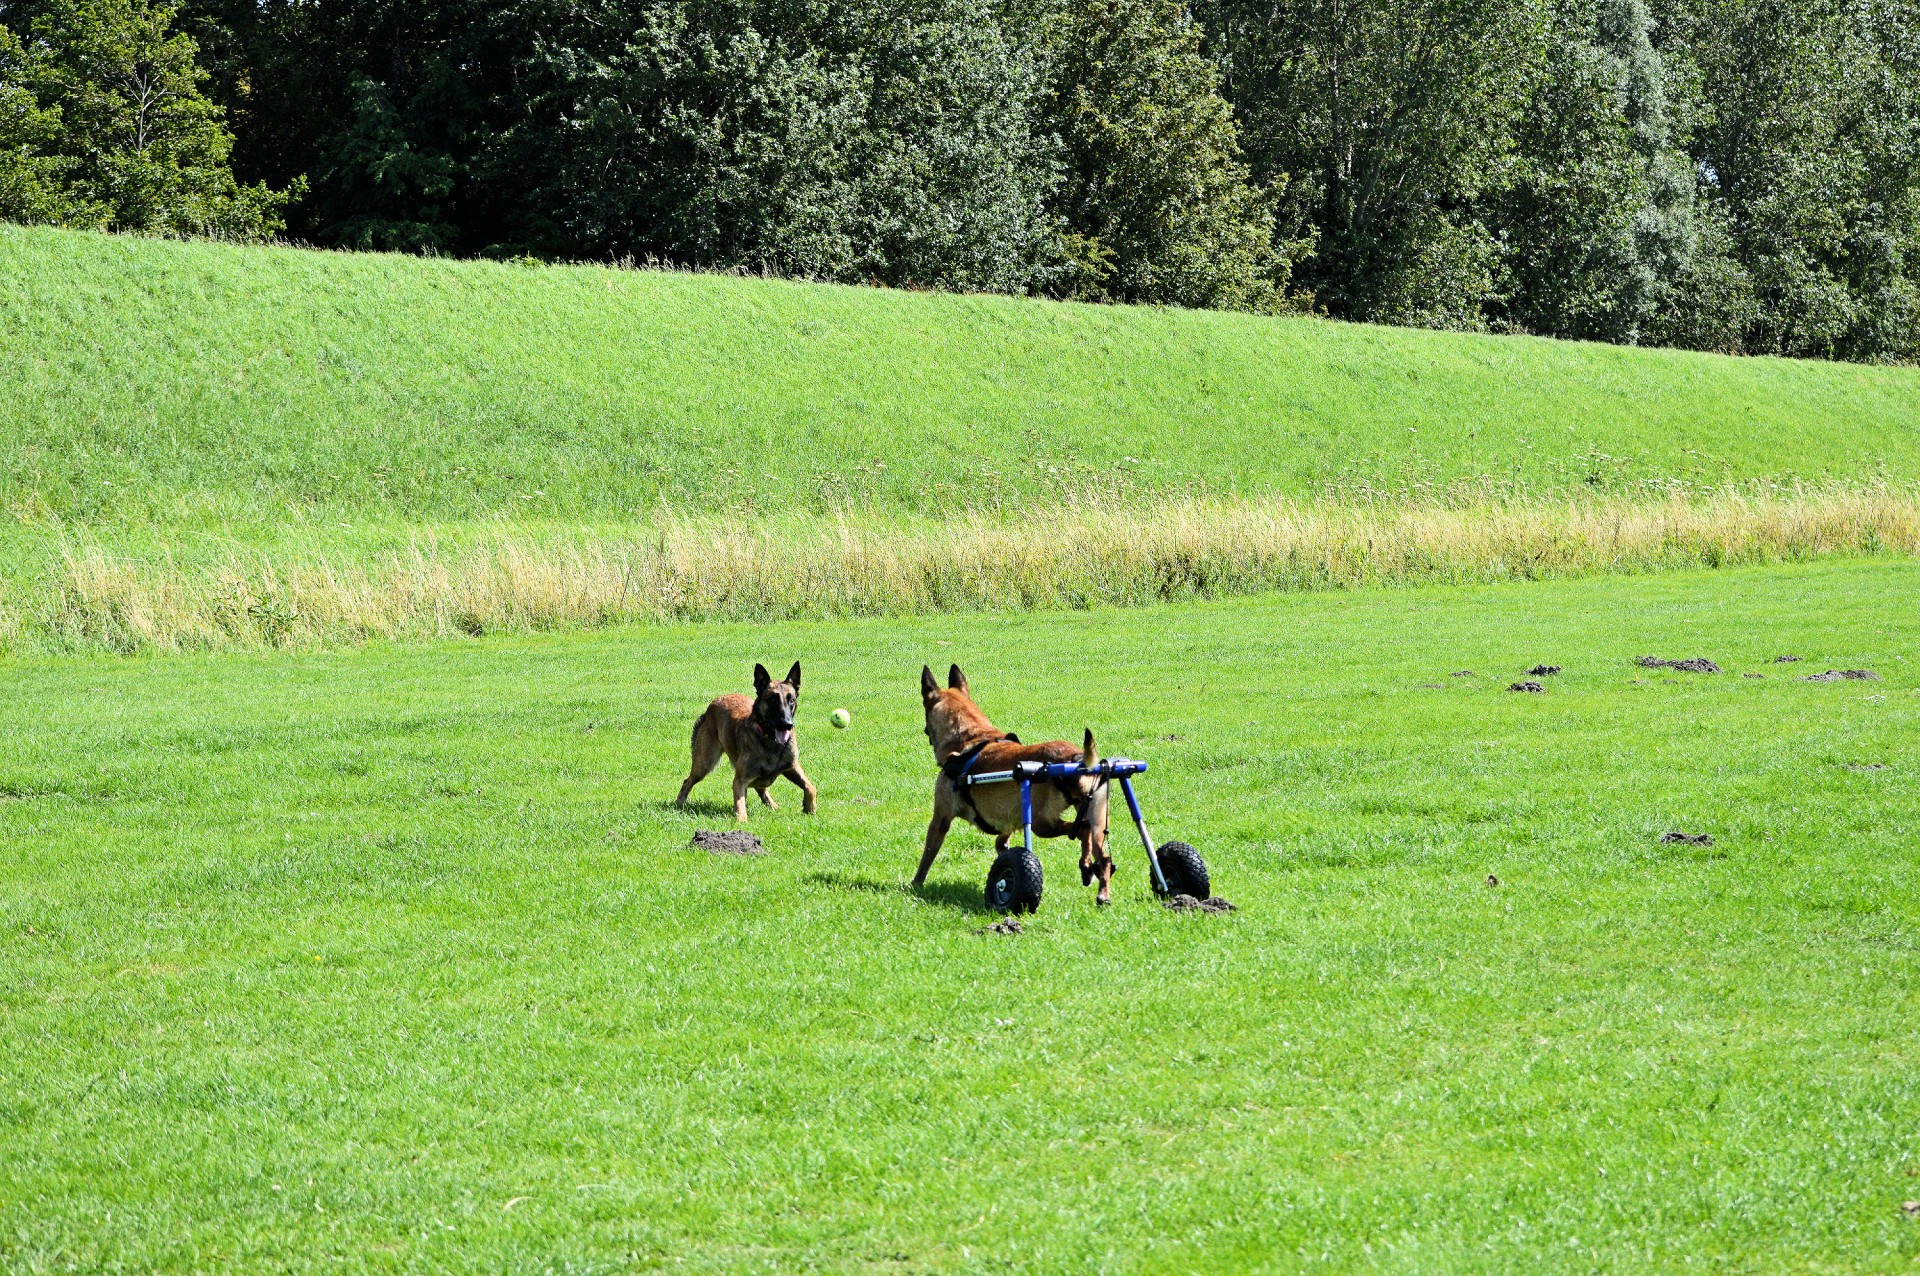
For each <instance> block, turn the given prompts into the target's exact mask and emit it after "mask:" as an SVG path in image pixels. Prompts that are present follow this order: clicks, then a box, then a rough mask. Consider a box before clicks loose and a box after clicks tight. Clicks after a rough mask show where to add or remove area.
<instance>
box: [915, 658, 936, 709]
mask: <svg viewBox="0 0 1920 1276" xmlns="http://www.w3.org/2000/svg"><path fill="white" fill-rule="evenodd" d="M939 698H940V684H939V682H937V681H936V680H935V679H934V676H933V670H932V668H931V667H929V666H927V665H921V666H920V699H921V700H923V701H925V702H926V703H928V704H932V703H933V702H934V701H935V700H938V699H939Z"/></svg>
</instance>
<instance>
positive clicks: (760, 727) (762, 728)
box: [747, 717, 780, 744]
mask: <svg viewBox="0 0 1920 1276" xmlns="http://www.w3.org/2000/svg"><path fill="white" fill-rule="evenodd" d="M747 721H748V722H751V723H752V724H753V729H754V730H755V731H758V732H759V733H760V734H761V736H763V737H764V738H765V739H766V740H767V741H768V742H769V743H772V744H778V743H780V742H779V741H778V740H776V739H774V737H773V732H771V731H769V730H767V727H766V724H765V723H763V722H761V721H760V719H759V718H758V717H751V718H748V719H747Z"/></svg>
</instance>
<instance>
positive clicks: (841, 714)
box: [829, 709, 853, 731]
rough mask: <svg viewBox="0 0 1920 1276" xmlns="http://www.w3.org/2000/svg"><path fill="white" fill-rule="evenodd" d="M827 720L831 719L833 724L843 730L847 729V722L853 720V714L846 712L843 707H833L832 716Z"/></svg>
mask: <svg viewBox="0 0 1920 1276" xmlns="http://www.w3.org/2000/svg"><path fill="white" fill-rule="evenodd" d="M829 721H831V722H832V723H833V725H834V726H836V727H839V728H840V729H841V730H842V731H844V730H846V729H847V724H848V723H849V722H852V721H853V715H852V714H850V713H848V712H847V711H846V710H845V709H835V710H834V711H833V717H832V718H831V719H829Z"/></svg>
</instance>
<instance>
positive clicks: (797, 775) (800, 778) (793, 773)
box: [780, 762, 820, 815]
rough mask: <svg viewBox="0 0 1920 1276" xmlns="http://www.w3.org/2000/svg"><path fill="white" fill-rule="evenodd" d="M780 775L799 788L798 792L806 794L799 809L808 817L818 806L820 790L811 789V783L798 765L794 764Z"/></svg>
mask: <svg viewBox="0 0 1920 1276" xmlns="http://www.w3.org/2000/svg"><path fill="white" fill-rule="evenodd" d="M780 774H782V775H784V776H786V777H787V778H788V779H789V780H792V781H793V782H794V783H795V784H797V785H799V786H800V791H801V792H802V793H804V794H806V796H805V797H804V798H802V799H801V800H800V809H801V810H802V811H805V812H806V813H807V814H808V815H812V814H813V812H814V809H815V808H816V807H818V806H819V805H820V790H818V789H816V788H814V787H813V781H812V780H809V779H808V778H807V773H806V772H805V771H802V770H801V769H800V764H799V763H798V762H796V763H794V764H793V765H792V766H790V767H788V768H787V769H786V770H785V771H782V772H781V773H780Z"/></svg>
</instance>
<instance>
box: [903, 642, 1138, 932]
mask: <svg viewBox="0 0 1920 1276" xmlns="http://www.w3.org/2000/svg"><path fill="white" fill-rule="evenodd" d="M920 699H921V700H922V701H923V702H924V704H925V706H926V711H927V739H928V740H929V741H930V742H931V743H932V745H933V758H934V761H936V762H938V763H939V764H940V776H939V778H938V779H936V780H935V781H934V782H933V820H932V821H931V822H930V823H929V824H928V825H927V849H926V851H925V852H924V853H922V855H921V856H920V871H919V872H917V873H915V874H914V875H913V884H914V886H915V887H916V888H917V887H919V886H920V885H921V884H922V883H924V882H925V881H926V880H927V870H928V869H931V868H932V867H933V860H934V857H935V856H937V855H938V854H940V846H941V844H942V843H943V842H945V841H946V838H947V829H948V828H949V827H950V826H951V825H952V824H953V822H954V820H956V819H962V820H966V821H967V822H968V823H970V824H972V825H973V826H974V827H975V828H977V829H979V830H980V831H981V832H982V833H991V834H993V836H994V843H993V849H994V851H995V853H996V854H997V853H999V852H1001V851H1004V850H1006V849H1007V840H1008V839H1009V838H1011V837H1012V836H1013V835H1014V834H1016V833H1018V832H1019V831H1020V785H1019V783H1018V782H1017V781H1013V780H1009V781H1007V782H1006V783H1004V784H986V785H982V786H980V787H979V788H974V787H971V786H969V785H966V784H963V783H962V782H961V777H962V776H963V775H967V774H969V773H972V772H980V773H986V772H991V771H1006V770H1009V769H1011V768H1012V766H1013V765H1014V763H1016V762H1078V763H1080V764H1081V765H1082V766H1089V767H1090V766H1094V765H1096V764H1097V763H1098V762H1099V760H1100V759H1099V755H1098V754H1097V753H1096V752H1095V751H1094V747H1093V732H1092V730H1091V729H1089V730H1088V731H1087V737H1086V743H1085V744H1084V745H1083V746H1082V747H1080V748H1077V749H1076V748H1075V747H1074V746H1073V745H1071V744H1069V743H1068V742H1067V741H1065V740H1050V741H1048V742H1047V743H1045V744H1022V743H1020V739H1019V737H1018V736H1014V735H1009V734H1008V733H1006V732H1004V731H1002V730H1000V729H999V728H997V727H995V726H994V725H993V723H992V722H990V721H988V720H987V715H986V714H984V713H982V712H981V711H980V706H978V705H976V704H975V703H974V702H973V697H972V695H971V693H970V692H969V689H968V687H967V675H966V674H964V673H961V672H960V666H959V665H954V666H953V667H952V668H951V669H949V670H948V671H947V685H946V686H945V687H944V688H942V687H941V686H940V684H939V682H938V681H936V680H935V678H934V676H933V670H931V669H928V668H925V667H922V668H921V670H920ZM1069 811H1071V812H1072V813H1073V817H1072V818H1071V819H1069V818H1068V815H1067V813H1068V812H1069ZM1033 833H1034V836H1035V837H1077V838H1079V839H1080V882H1081V884H1082V885H1086V884H1088V883H1091V882H1092V881H1094V880H1095V879H1096V878H1097V879H1099V882H1100V902H1101V903H1102V904H1108V903H1112V902H1113V895H1112V881H1113V860H1112V859H1111V858H1109V856H1108V855H1107V782H1106V781H1105V780H1104V779H1102V778H1099V777H1095V776H1081V777H1079V778H1076V779H1071V780H1061V781H1049V782H1042V783H1036V784H1035V785H1034V786H1033Z"/></svg>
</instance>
